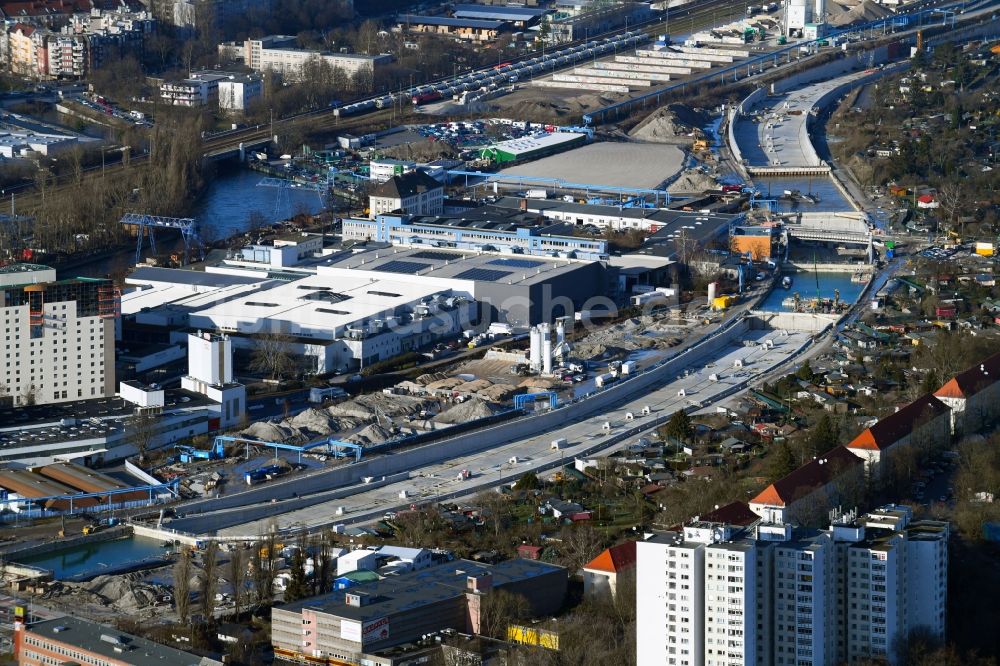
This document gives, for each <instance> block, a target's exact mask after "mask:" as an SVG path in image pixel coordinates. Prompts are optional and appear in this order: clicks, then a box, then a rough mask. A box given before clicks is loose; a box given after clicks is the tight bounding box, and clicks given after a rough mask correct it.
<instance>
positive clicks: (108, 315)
mask: <svg viewBox="0 0 1000 666" xmlns="http://www.w3.org/2000/svg"><path fill="white" fill-rule="evenodd" d="M97 311H98V314H99V316H100V318H101V319H117V318H119V317H121V316H122V290H121V289H119V288H118V287H116V286H115V285H114V284H112V283H110V282H109V283H107V284H102V285H101V286H100V287H98V288H97Z"/></svg>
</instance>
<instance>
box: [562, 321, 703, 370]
mask: <svg viewBox="0 0 1000 666" xmlns="http://www.w3.org/2000/svg"><path fill="white" fill-rule="evenodd" d="M683 335H684V331H683V328H682V327H680V326H677V325H674V324H670V323H668V322H666V321H664V320H662V319H659V318H653V317H646V316H644V317H636V318H634V319H628V320H626V321H623V322H620V323H618V324H615V325H614V326H611V327H609V328H606V329H601V330H599V331H594V332H593V333H591V334H590V335H588V336H587V337H585V338H583V339H582V340H580V341H578V342H575V343H574V344H573V353H574V355H576V356H579V357H580V358H586V359H595V360H596V359H600V360H605V361H611V360H621V359H624V358H626V357H627V356H628V355H629V353H630V352H633V351H636V350H638V349H665V348H669V347H674V346H676V345H678V344H679V343H680V341H681V338H680V337H679V336H683Z"/></svg>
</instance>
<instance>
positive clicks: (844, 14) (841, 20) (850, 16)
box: [827, 0, 893, 26]
mask: <svg viewBox="0 0 1000 666" xmlns="http://www.w3.org/2000/svg"><path fill="white" fill-rule="evenodd" d="M827 10H828V11H829V12H830V18H829V23H830V24H831V25H837V26H843V25H850V24H852V23H858V22H864V23H867V22H868V21H877V20H878V19H880V18H885V17H886V16H890V15H891V14H892V13H893V12H892V10H891V9H889V8H887V7H883V6H882V5H880V4H878V3H876V2H872V0H862V2H860V3H857V4H854V3H844V4H841V3H837V2H831V3H829V4H828V5H827Z"/></svg>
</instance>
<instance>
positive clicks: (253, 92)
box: [219, 74, 264, 112]
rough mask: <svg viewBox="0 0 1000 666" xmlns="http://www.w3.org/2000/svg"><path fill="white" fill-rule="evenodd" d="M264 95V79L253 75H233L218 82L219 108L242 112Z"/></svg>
mask: <svg viewBox="0 0 1000 666" xmlns="http://www.w3.org/2000/svg"><path fill="white" fill-rule="evenodd" d="M263 96H264V80H263V79H262V78H261V77H259V76H255V75H249V74H247V75H243V76H233V77H231V78H229V79H226V80H225V81H220V82H219V108H220V109H225V110H226V111H235V112H243V111H246V110H247V109H249V108H250V106H251V105H252V104H253V103H254V102H256V101H257V100H259V99H261V98H262V97H263Z"/></svg>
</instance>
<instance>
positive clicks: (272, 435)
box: [240, 421, 303, 442]
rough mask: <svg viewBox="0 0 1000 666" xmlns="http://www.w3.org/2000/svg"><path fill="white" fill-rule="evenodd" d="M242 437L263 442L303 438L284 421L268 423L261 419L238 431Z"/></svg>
mask: <svg viewBox="0 0 1000 666" xmlns="http://www.w3.org/2000/svg"><path fill="white" fill-rule="evenodd" d="M240 435H242V436H243V437H249V438H250V439H259V440H262V441H265V442H284V441H289V440H301V439H303V436H302V433H300V432H299V431H298V430H297V429H295V428H291V427H289V426H288V425H287V424H285V423H284V422H282V423H269V422H267V421H261V422H260V423H254V424H253V425H251V426H249V427H247V428H245V429H243V430H241V431H240Z"/></svg>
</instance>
